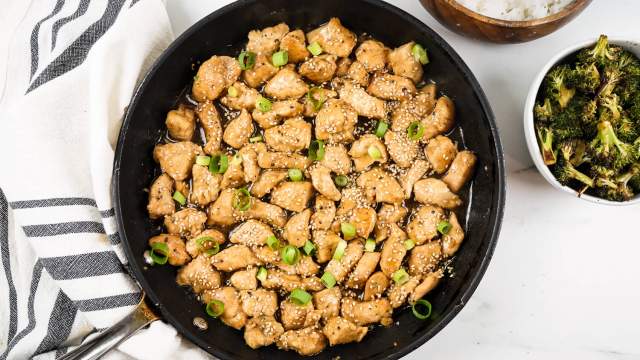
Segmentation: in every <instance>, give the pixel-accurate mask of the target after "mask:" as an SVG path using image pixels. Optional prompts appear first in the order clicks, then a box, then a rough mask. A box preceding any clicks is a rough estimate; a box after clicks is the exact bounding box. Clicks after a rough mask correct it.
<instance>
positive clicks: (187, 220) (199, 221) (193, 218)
mask: <svg viewBox="0 0 640 360" xmlns="http://www.w3.org/2000/svg"><path fill="white" fill-rule="evenodd" d="M206 221H207V214H205V213H204V212H202V211H199V210H197V209H194V208H186V209H182V210H180V211H177V212H175V213H174V214H172V215H165V217H164V226H165V227H166V229H167V232H169V234H172V235H180V236H184V237H189V236H193V235H195V234H199V233H200V232H201V231H202V230H203V229H204V223H205V222H206Z"/></svg>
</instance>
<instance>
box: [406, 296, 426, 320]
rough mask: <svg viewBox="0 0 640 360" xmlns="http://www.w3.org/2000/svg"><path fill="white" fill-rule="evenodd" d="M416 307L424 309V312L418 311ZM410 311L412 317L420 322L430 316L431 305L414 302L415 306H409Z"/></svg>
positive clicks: (421, 301)
mask: <svg viewBox="0 0 640 360" xmlns="http://www.w3.org/2000/svg"><path fill="white" fill-rule="evenodd" d="M417 305H419V306H421V307H424V308H425V311H420V310H418V309H417V307H418V306H417ZM411 311H412V312H413V316H415V317H417V318H418V319H420V320H425V319H428V318H429V316H431V303H430V302H428V301H427V300H423V299H420V300H418V301H416V303H415V304H413V305H411Z"/></svg>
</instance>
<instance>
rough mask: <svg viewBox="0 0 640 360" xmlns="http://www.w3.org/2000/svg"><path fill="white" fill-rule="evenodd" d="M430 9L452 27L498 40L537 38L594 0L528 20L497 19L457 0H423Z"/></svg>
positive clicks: (467, 33)
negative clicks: (471, 8) (475, 10)
mask: <svg viewBox="0 0 640 360" xmlns="http://www.w3.org/2000/svg"><path fill="white" fill-rule="evenodd" d="M420 2H421V3H422V5H423V6H424V7H425V9H427V11H428V12H429V13H430V14H431V15H432V16H433V17H435V18H436V19H437V20H438V21H439V22H440V23H441V24H443V25H445V26H446V27H448V28H449V29H451V30H453V31H455V32H457V33H459V34H462V35H465V36H469V37H473V38H476V39H480V40H486V41H491V42H496V43H519V42H526V41H531V40H535V39H537V38H540V37H543V36H545V35H549V34H550V33H552V32H554V31H556V30H558V29H559V28H561V27H562V26H564V25H565V24H566V23H568V22H569V21H571V20H572V19H573V18H574V17H576V16H577V15H578V14H580V13H581V12H582V10H584V9H585V8H586V7H587V6H588V5H589V3H591V0H575V1H574V2H572V3H571V4H569V5H567V6H566V7H565V8H563V9H562V10H560V12H557V13H555V14H553V15H550V16H547V17H543V18H539V19H534V20H526V21H510V20H501V19H495V18H491V17H488V16H484V15H481V14H479V13H477V12H474V11H472V10H470V9H468V8H466V7H464V6H462V5H461V4H459V3H458V2H457V1H456V0H420Z"/></svg>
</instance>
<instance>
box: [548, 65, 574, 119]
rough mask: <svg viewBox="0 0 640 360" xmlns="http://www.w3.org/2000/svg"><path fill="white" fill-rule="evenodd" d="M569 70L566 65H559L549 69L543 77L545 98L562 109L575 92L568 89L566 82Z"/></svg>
mask: <svg viewBox="0 0 640 360" xmlns="http://www.w3.org/2000/svg"><path fill="white" fill-rule="evenodd" d="M570 73H571V68H569V66H568V65H559V66H556V67H554V68H553V69H551V71H549V73H548V74H547V76H546V77H545V84H546V89H547V98H548V99H550V100H552V101H554V102H555V103H557V104H558V105H560V108H562V109H564V108H565V107H566V106H567V104H568V103H569V100H571V98H572V97H573V95H574V94H575V93H576V90H575V89H573V88H570V87H568V84H567V81H568V78H569V74H570Z"/></svg>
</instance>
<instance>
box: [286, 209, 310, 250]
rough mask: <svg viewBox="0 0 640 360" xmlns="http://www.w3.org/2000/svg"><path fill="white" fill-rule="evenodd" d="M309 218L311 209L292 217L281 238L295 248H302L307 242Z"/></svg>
mask: <svg viewBox="0 0 640 360" xmlns="http://www.w3.org/2000/svg"><path fill="white" fill-rule="evenodd" d="M310 218H311V209H305V210H304V211H302V212H300V213H297V214H295V215H292V216H291V217H290V218H289V221H287V224H286V225H285V226H284V231H283V232H282V237H283V238H284V239H285V240H287V241H288V242H289V244H291V245H293V246H295V247H298V248H299V247H303V246H304V244H305V243H306V242H307V240H309V238H310V237H311V235H310V234H309V219H310Z"/></svg>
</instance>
